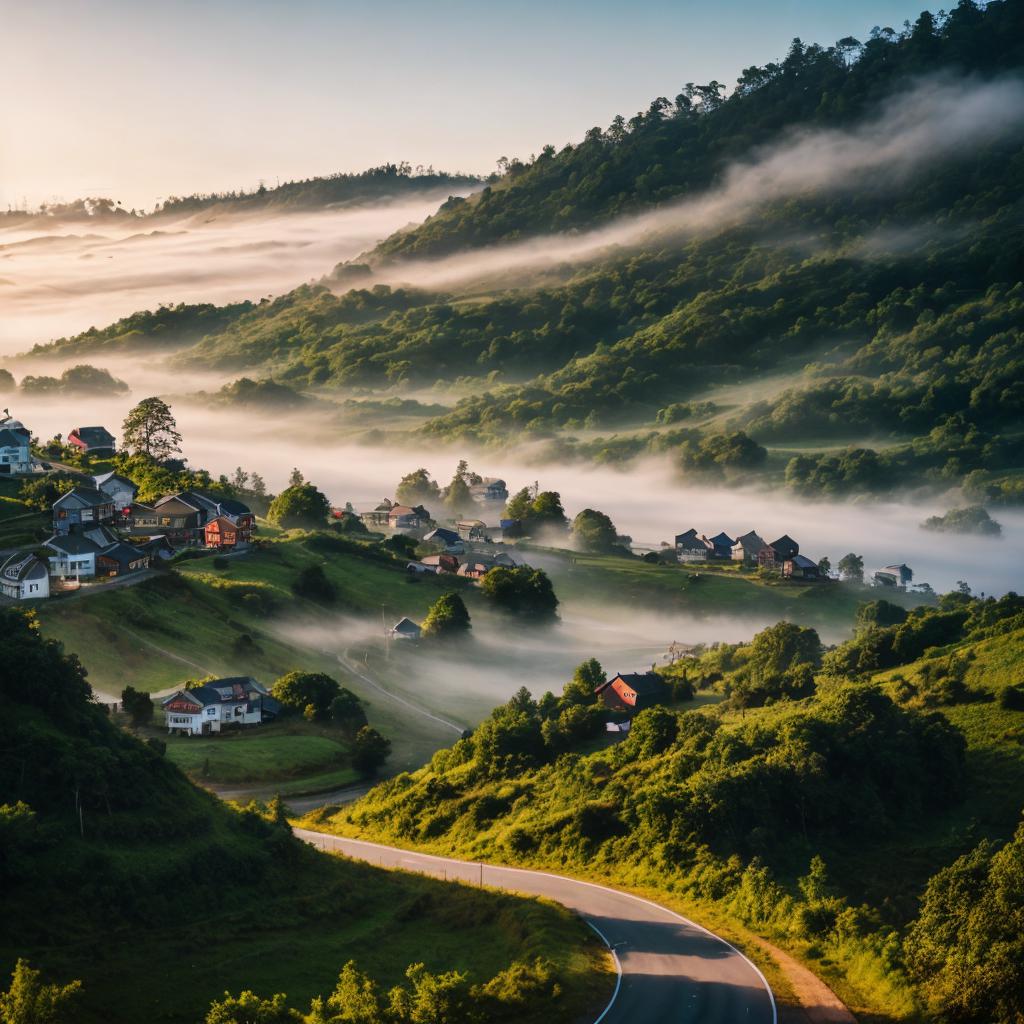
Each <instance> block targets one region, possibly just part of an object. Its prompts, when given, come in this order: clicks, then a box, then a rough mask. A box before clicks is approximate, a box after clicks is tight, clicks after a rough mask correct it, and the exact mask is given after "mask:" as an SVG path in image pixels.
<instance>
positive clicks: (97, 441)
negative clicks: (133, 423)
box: [71, 427, 114, 448]
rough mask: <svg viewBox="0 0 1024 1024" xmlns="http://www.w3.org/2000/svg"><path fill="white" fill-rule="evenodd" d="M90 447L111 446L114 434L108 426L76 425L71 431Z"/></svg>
mask: <svg viewBox="0 0 1024 1024" xmlns="http://www.w3.org/2000/svg"><path fill="white" fill-rule="evenodd" d="M71 433H72V434H75V435H76V436H77V437H78V438H79V439H80V440H81V441H83V442H84V443H85V444H86V445H88V446H89V447H90V448H111V447H113V444H114V435H113V434H112V433H111V432H110V431H109V430H107V428H106V427H75V429H74V430H72V431H71Z"/></svg>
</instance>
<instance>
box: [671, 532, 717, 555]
mask: <svg viewBox="0 0 1024 1024" xmlns="http://www.w3.org/2000/svg"><path fill="white" fill-rule="evenodd" d="M710 553H711V552H710V549H709V541H707V540H705V539H704V538H703V537H698V536H697V531H696V530H687V531H686V533H679V534H676V558H678V559H679V561H680V562H706V561H707V558H708V555H709V554H710Z"/></svg>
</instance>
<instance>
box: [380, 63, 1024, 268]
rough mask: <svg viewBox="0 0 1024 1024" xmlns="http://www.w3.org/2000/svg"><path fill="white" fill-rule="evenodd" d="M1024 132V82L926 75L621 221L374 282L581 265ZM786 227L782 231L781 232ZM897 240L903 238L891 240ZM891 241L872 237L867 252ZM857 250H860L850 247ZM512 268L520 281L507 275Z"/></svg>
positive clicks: (416, 264)
mask: <svg viewBox="0 0 1024 1024" xmlns="http://www.w3.org/2000/svg"><path fill="white" fill-rule="evenodd" d="M1022 129H1024V83H1022V82H1020V81H1019V80H1018V79H1016V78H1004V79H1002V80H998V81H992V82H982V81H979V80H975V79H968V80H962V79H961V80H957V79H952V78H949V77H941V78H935V77H932V78H928V79H922V80H920V81H918V82H917V84H916V85H915V86H914V87H913V88H911V89H909V90H908V91H906V92H904V93H901V94H898V95H896V96H894V97H892V98H890V99H889V100H888V101H887V102H885V103H884V104H882V105H881V107H880V108H879V112H878V114H877V116H876V117H874V118H871V119H868V120H865V121H863V122H862V123H861V124H859V125H858V126H856V127H853V128H851V129H849V130H847V131H838V130H834V129H830V130H822V129H817V130H809V129H802V130H799V131H795V132H789V133H787V134H786V135H785V136H784V137H783V138H782V139H781V140H780V141H779V142H778V143H776V144H774V145H771V146H766V147H762V148H760V149H758V150H756V151H754V152H753V153H752V154H751V156H750V157H749V158H747V159H744V160H738V161H736V162H734V163H732V164H730V165H729V166H728V167H727V168H726V169H725V170H724V172H723V174H722V176H721V183H720V184H719V185H718V186H717V187H715V188H713V189H710V190H709V191H707V192H705V193H702V194H700V195H697V196H694V197H687V198H684V199H681V200H677V201H675V202H670V203H666V204H665V205H663V206H660V207H658V208H657V209H654V210H652V211H650V212H648V213H643V214H640V215H636V216H628V217H623V218H620V219H618V220H616V221H614V222H612V223H611V224H609V225H607V226H606V227H602V228H600V229H598V230H595V231H585V232H579V233H567V234H562V235H549V236H544V237H543V238H535V239H532V240H530V241H526V242H521V243H512V244H508V245H501V246H494V247H491V248H488V249H482V250H479V249H478V250H474V251H473V252H472V253H466V254H461V255H456V256H451V257H447V258H443V259H437V260H421V261H408V262H397V263H395V264H394V265H392V266H382V267H380V268H378V269H377V270H376V271H375V279H377V280H380V281H383V282H389V283H407V284H414V285H419V286H423V287H444V286H448V285H453V284H456V283H458V282H463V283H469V282H479V283H480V284H484V283H486V282H488V281H489V280H493V279H495V278H499V277H500V278H501V279H502V280H503V281H504V283H505V284H506V285H507V284H508V283H510V280H513V279H514V277H515V275H521V276H525V275H528V274H529V273H530V272H535V271H538V270H544V269H548V268H554V267H557V266H558V265H560V264H565V263H584V262H587V261H590V260H593V259H597V258H600V257H602V256H603V255H606V254H607V252H608V251H609V250H611V249H614V248H616V247H619V248H626V249H628V248H632V247H635V246H637V245H640V244H669V243H671V242H672V241H673V240H674V239H675V240H678V239H680V238H686V237H692V236H694V235H697V234H700V233H703V232H708V231H717V230H720V229H723V228H727V227H730V226H733V225H736V224H739V223H742V222H744V221H750V220H753V219H754V218H755V217H756V216H757V215H758V214H759V213H760V212H761V211H763V210H764V208H765V207H767V206H768V205H769V204H772V203H776V202H779V201H780V200H787V199H799V198H802V197H807V196H811V195H830V194H835V193H839V192H844V191H849V190H851V189H856V190H857V192H858V194H861V195H864V194H870V193H877V194H885V193H886V192H888V191H890V190H893V189H895V188H899V187H903V186H905V185H906V184H907V182H908V181H909V180H910V179H911V178H912V177H913V176H914V175H915V174H919V173H921V172H922V171H926V170H927V169H928V168H929V167H932V166H934V164H935V163H937V162H940V161H944V160H949V159H955V158H957V157H959V156H963V155H965V154H969V153H971V152H973V151H974V150H975V149H977V148H978V147H981V146H984V145H987V144H989V143H991V142H993V141H996V140H999V139H1003V138H1009V137H1013V136H1016V135H1018V134H1020V132H1021V130H1022ZM783 230H784V229H783ZM893 241H894V242H898V244H899V245H901V246H902V245H905V244H906V237H905V236H900V237H899V239H896V238H895V237H894V239H893ZM882 244H884V238H883V237H882V236H881V235H877V234H876V235H872V237H871V240H870V244H868V245H866V247H865V251H864V255H865V257H866V258H867V257H870V256H874V255H876V254H877V251H878V247H879V246H880V245H882ZM855 253H856V247H854V248H853V249H851V252H850V254H851V255H853V254H855ZM509 275H513V278H511V279H510V278H509Z"/></svg>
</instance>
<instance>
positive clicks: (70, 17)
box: [0, 0, 923, 208]
mask: <svg viewBox="0 0 1024 1024" xmlns="http://www.w3.org/2000/svg"><path fill="white" fill-rule="evenodd" d="M922 7H923V5H922V2H921V0H860V2H858V3H856V4H852V3H849V2H838V0H788V2H783V0H777V2H771V0H717V2H709V0H702V2H697V0H671V2H670V0H629V2H627V0H620V2H618V3H610V2H607V0H563V2H558V0H543V2H542V0H518V2H515V0H514V2H513V3H512V4H509V5H504V6H501V7H498V6H494V5H487V4H482V3H479V2H478V0H477V2H473V3H470V2H468V0H435V2H433V3H428V2H424V0H421V2H412V0H377V2H365V0H287V2H279V3H270V2H265V0H247V2H242V0H206V2H201V0H173V2H171V0H165V2H163V3H156V2H150V0H143V2H138V0H92V2H88V3H85V2H82V0H31V2H21V0H0V25H2V26H3V28H2V32H0V87H2V90H3V92H2V96H3V98H2V100H0V208H6V207H7V206H8V205H18V204H20V203H21V202H22V201H23V200H25V201H27V202H28V203H29V205H31V206H34V205H36V204H38V203H39V202H41V201H48V200H52V199H55V198H58V199H64V200H70V199H74V198H78V197H80V196H85V195H103V196H109V197H111V198H113V199H119V200H121V201H122V202H123V203H124V204H125V205H126V206H129V207H131V206H137V207H147V208H148V207H151V206H152V205H153V203H154V202H155V201H156V200H157V199H160V198H163V197H166V196H168V195H172V194H178V195H183V194H187V193H190V192H201V191H209V190H222V189H229V188H238V187H246V188H253V187H255V186H256V185H257V184H258V183H259V181H260V180H263V181H265V182H266V183H267V184H268V185H273V184H274V183H275V182H276V181H277V179H280V180H282V181H284V180H287V179H290V178H304V177H310V176H313V175H318V174H329V173H332V172H335V171H356V170H361V169H363V168H366V167H369V166H372V165H375V164H380V163H384V162H386V161H398V160H408V161H410V162H411V163H413V164H424V165H427V164H433V165H434V166H435V167H438V168H444V169H446V170H466V171H475V172H481V173H486V172H489V171H491V170H493V169H494V164H495V161H496V160H497V158H498V157H500V156H503V155H505V156H509V157H512V156H519V157H528V156H529V155H530V154H531V153H534V152H537V151H538V150H539V149H540V148H541V147H542V146H543V145H545V144H546V143H552V144H554V145H555V146H559V147H560V146H562V145H563V144H565V143H566V142H575V141H577V140H579V139H580V138H581V137H582V135H583V133H584V131H585V130H586V129H587V128H589V127H592V126H594V125H599V126H601V127H605V126H607V124H608V123H609V121H611V119H612V118H613V117H614V116H615V115H616V114H619V113H621V114H623V115H624V116H626V117H629V116H631V115H632V114H634V113H635V112H636V111H637V110H640V109H643V108H646V107H647V105H648V104H649V103H650V101H651V100H652V99H653V98H654V97H655V96H659V95H663V96H667V97H669V98H672V97H674V96H675V95H676V94H677V93H678V92H679V91H680V89H681V87H682V86H683V85H684V84H685V83H686V82H688V81H693V82H697V83H704V82H707V81H709V80H710V79H712V78H717V79H718V80H719V81H724V82H726V83H728V84H729V85H730V86H731V85H732V83H733V82H734V81H735V78H736V76H737V74H738V73H739V72H740V70H742V68H744V67H747V66H749V65H750V64H755V63H756V64H764V63H766V62H767V61H769V60H777V59H779V58H780V57H782V56H784V55H785V52H786V49H787V47H788V45H789V41H790V40H791V39H792V38H793V36H797V35H798V36H800V37H801V38H802V39H803V40H804V41H805V42H821V43H825V44H827V43H831V42H834V41H835V40H836V39H838V38H840V37H841V36H844V35H851V34H852V35H854V36H856V37H857V38H859V39H862V40H863V39H864V38H866V36H867V34H868V32H869V31H870V29H871V27H872V26H873V25H882V26H885V25H889V26H892V27H894V28H899V27H900V26H901V25H902V22H903V20H904V19H907V18H909V19H911V20H913V19H914V18H916V16H917V14H918V13H919V12H920V10H921V9H922Z"/></svg>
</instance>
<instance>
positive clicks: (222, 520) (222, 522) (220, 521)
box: [206, 516, 238, 530]
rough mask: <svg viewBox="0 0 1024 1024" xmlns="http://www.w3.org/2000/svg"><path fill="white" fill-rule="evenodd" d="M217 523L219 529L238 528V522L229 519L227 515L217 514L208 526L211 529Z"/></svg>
mask: <svg viewBox="0 0 1024 1024" xmlns="http://www.w3.org/2000/svg"><path fill="white" fill-rule="evenodd" d="M215 523H216V525H217V529H218V530H237V529H238V524H237V523H236V522H235V521H234V520H233V519H228V517H227V516H216V517H215V518H213V519H211V520H210V521H209V522H208V523H207V524H206V528H207V529H209V528H210V527H211V526H213V525H214V524H215Z"/></svg>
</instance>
